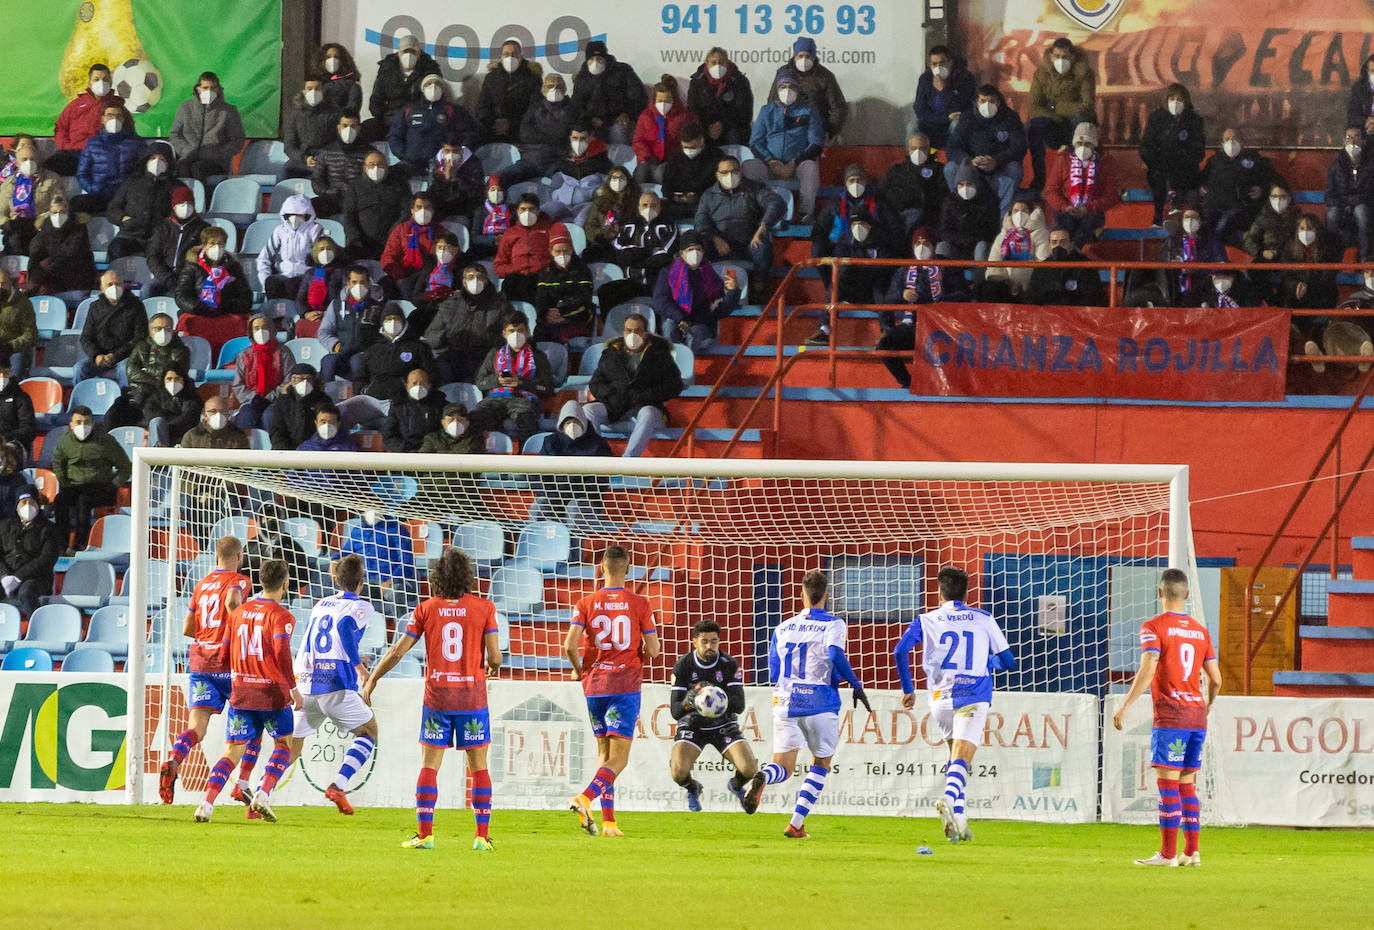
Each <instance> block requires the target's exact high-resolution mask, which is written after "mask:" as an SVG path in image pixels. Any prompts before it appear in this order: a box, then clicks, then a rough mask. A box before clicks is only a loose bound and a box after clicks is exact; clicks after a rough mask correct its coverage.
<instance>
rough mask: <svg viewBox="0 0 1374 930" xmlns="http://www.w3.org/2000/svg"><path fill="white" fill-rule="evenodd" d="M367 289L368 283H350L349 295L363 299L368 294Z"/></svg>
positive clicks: (356, 298) (355, 298)
mask: <svg viewBox="0 0 1374 930" xmlns="http://www.w3.org/2000/svg"><path fill="white" fill-rule="evenodd" d="M367 290H368V288H367V285H366V284H350V285H349V286H348V296H349V297H352V298H353V299H354V300H362V299H363V298H364V297H366V296H367Z"/></svg>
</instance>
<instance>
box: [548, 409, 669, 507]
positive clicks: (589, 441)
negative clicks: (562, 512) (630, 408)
mask: <svg viewBox="0 0 1374 930" xmlns="http://www.w3.org/2000/svg"><path fill="white" fill-rule="evenodd" d="M651 435H652V434H651ZM610 454H611V444H610V443H609V442H607V441H606V438H605V437H604V436H602V435H601V433H600V431H599V430H598V429H597V428H596V427H595V426H593V425H592V424H591V423H590V422H589V419H588V417H587V414H586V412H585V411H584V410H583V409H582V407H581V406H580V405H579V404H578V403H577V401H575V400H570V401H568V402H567V403H565V404H564V405H563V407H562V408H561V409H560V410H559V411H558V429H557V431H556V432H554V434H553V435H552V436H549V437H548V438H547V439H545V440H544V447H543V449H542V450H540V455H588V456H591V455H602V456H604V455H610ZM566 506H567V504H566V502H565V503H564V507H565V508H566ZM553 518H554V519H560V518H559V517H557V516H554V517H553Z"/></svg>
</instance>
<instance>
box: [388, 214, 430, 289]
mask: <svg viewBox="0 0 1374 930" xmlns="http://www.w3.org/2000/svg"><path fill="white" fill-rule="evenodd" d="M438 230H439V226H438V224H437V223H435V222H434V200H433V198H431V197H430V196H429V194H423V193H421V194H416V195H415V197H414V199H413V200H411V202H410V218H409V219H404V220H402V221H401V222H399V223H397V224H396V225H395V226H393V227H392V228H391V234H390V235H388V236H387V237H386V246H385V247H383V249H382V271H384V272H386V276H387V278H388V279H390V280H384V281H383V282H382V286H383V287H384V288H385V289H386V291H387V293H388V294H389V295H393V296H394V295H395V294H397V293H401V292H403V291H406V292H408V288H407V287H406V286H405V283H404V282H406V281H407V280H409V278H410V277H411V276H413V275H415V274H416V273H417V272H419V270H420V268H421V267H423V266H424V263H425V259H426V258H428V257H429V255H430V253H432V252H433V251H434V234H435V233H436V232H438Z"/></svg>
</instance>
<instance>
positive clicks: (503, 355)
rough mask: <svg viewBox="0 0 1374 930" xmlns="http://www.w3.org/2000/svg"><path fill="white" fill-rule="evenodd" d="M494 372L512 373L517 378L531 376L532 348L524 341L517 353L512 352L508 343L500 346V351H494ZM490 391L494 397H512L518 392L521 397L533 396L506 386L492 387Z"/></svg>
mask: <svg viewBox="0 0 1374 930" xmlns="http://www.w3.org/2000/svg"><path fill="white" fill-rule="evenodd" d="M512 356H514V359H513V361H514V365H512ZM496 373H497V374H514V375H515V376H516V377H517V378H533V377H534V350H533V349H531V348H530V344H529V343H528V342H527V343H525V344H524V345H523V346H522V347H521V348H520V351H519V352H518V353H512V352H511V350H510V346H509V345H504V346H502V347H501V349H500V351H498V352H497V353H496ZM491 393H492V395H493V396H496V397H513V396H515V394H516V393H519V395H520V396H521V397H533V396H534V395H533V394H531V393H530V392H529V391H521V390H520V389H519V388H508V387H497V388H492V391H491Z"/></svg>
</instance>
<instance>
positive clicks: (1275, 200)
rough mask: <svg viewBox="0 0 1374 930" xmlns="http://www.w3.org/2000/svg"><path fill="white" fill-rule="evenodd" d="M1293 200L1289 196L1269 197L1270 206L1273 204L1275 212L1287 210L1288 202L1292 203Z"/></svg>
mask: <svg viewBox="0 0 1374 930" xmlns="http://www.w3.org/2000/svg"><path fill="white" fill-rule="evenodd" d="M1291 202H1292V201H1291V200H1289V199H1288V198H1287V197H1270V198H1269V206H1271V207H1273V208H1274V212H1275V213H1282V212H1283V211H1284V210H1287V209H1288V204H1290V203H1291Z"/></svg>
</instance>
